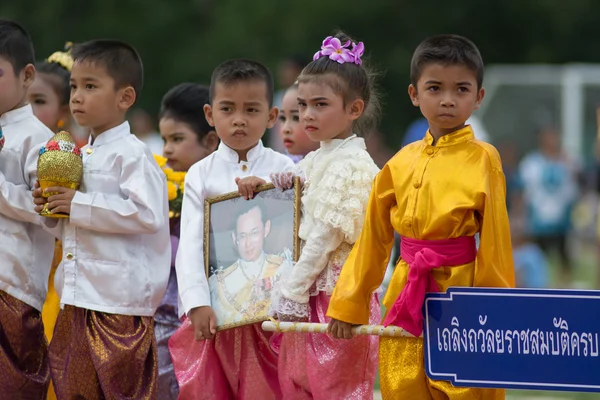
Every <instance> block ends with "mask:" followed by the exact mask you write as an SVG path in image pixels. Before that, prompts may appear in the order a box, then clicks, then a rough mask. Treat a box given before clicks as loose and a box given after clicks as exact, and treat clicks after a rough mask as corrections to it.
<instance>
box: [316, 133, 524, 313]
mask: <svg viewBox="0 0 600 400" xmlns="http://www.w3.org/2000/svg"><path fill="white" fill-rule="evenodd" d="M394 231H396V232H398V233H399V234H400V235H401V236H406V237H410V238H415V239H424V240H439V239H448V238H456V237H460V236H473V235H475V234H476V233H477V232H479V233H480V244H479V250H478V252H477V258H476V260H475V262H473V263H470V264H466V265H462V266H455V267H441V268H436V269H434V270H433V271H432V274H433V276H434V278H435V280H436V282H437V283H438V286H439V289H440V290H441V291H445V290H446V289H447V288H448V287H450V286H479V287H514V267H513V258H512V249H511V243H510V229H509V224H508V215H507V212H506V182H505V179H504V173H503V172H502V165H501V162H500V156H499V155H498V152H497V151H496V149H495V148H494V147H493V146H492V145H490V144H487V143H485V142H481V141H478V140H476V139H475V138H474V135H473V131H472V130H471V127H470V126H466V127H465V128H463V129H460V130H458V131H455V132H453V133H450V134H448V135H445V136H443V137H441V138H440V139H439V140H438V142H437V143H436V144H435V145H433V137H432V136H431V134H430V133H429V132H427V135H426V136H425V138H424V139H423V140H421V141H418V142H415V143H412V144H410V145H408V146H406V147H404V148H403V149H402V150H400V152H398V153H397V154H396V155H395V156H394V157H393V158H392V159H391V160H390V161H389V162H388V163H387V164H386V165H385V166H384V168H383V169H382V170H381V172H380V173H379V174H378V175H377V177H376V178H375V183H374V185H373V190H372V191H371V197H370V199H369V205H368V208H367V213H366V219H365V223H364V227H363V230H362V233H361V236H360V238H359V240H358V241H357V242H356V244H355V245H354V248H353V249H352V252H351V253H350V255H349V257H348V259H347V260H346V263H345V264H344V267H343V269H342V273H341V275H340V278H339V280H338V282H337V285H336V287H335V290H334V292H333V295H332V298H331V302H330V304H329V310H328V313H327V315H328V316H329V317H331V318H335V319H338V320H341V321H345V322H349V323H353V324H367V323H368V321H369V299H370V296H371V293H372V292H373V291H374V290H376V289H377V288H378V287H379V286H380V285H381V282H382V281H383V277H384V275H385V271H386V266H387V263H388V260H389V255H390V251H391V249H392V246H393V244H394ZM407 275H408V265H407V264H406V262H405V261H403V260H401V261H400V262H399V263H398V265H397V267H396V270H395V271H394V275H393V277H392V281H391V283H390V286H389V288H388V291H387V294H386V296H385V298H384V305H385V307H386V308H387V309H388V310H389V309H390V307H391V306H392V305H393V304H394V302H395V301H396V299H397V297H398V295H399V294H400V292H401V290H402V288H404V286H405V284H406V279H407Z"/></svg>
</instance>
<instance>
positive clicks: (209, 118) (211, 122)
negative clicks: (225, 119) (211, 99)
mask: <svg viewBox="0 0 600 400" xmlns="http://www.w3.org/2000/svg"><path fill="white" fill-rule="evenodd" d="M204 116H205V117H206V122H208V124H209V125H210V126H212V127H214V126H215V120H214V119H213V110H212V107H211V106H210V104H205V105H204Z"/></svg>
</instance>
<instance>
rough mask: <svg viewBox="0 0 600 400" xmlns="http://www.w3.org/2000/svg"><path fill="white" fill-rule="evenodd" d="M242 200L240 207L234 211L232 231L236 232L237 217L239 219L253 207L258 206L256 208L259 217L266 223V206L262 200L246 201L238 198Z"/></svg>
mask: <svg viewBox="0 0 600 400" xmlns="http://www.w3.org/2000/svg"><path fill="white" fill-rule="evenodd" d="M257 200H259V199H257ZM240 201H241V202H242V205H241V206H240V208H239V209H238V210H237V213H236V217H235V222H234V225H233V231H234V232H236V231H237V221H238V219H240V217H241V216H242V215H244V214H248V213H249V212H250V211H251V210H253V209H255V208H257V207H258V209H259V210H260V219H261V221H262V223H263V224H265V223H267V221H268V220H269V218H268V217H267V208H266V206H265V205H264V203H263V202H262V201H256V202H254V201H247V200H243V199H241V200H240Z"/></svg>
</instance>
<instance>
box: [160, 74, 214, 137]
mask: <svg viewBox="0 0 600 400" xmlns="http://www.w3.org/2000/svg"><path fill="white" fill-rule="evenodd" d="M208 103H209V99H208V88H207V87H206V86H204V85H199V84H197V83H182V84H179V85H177V86H175V87H173V88H171V89H170V90H169V91H168V92H167V94H165V96H164V97H163V99H162V102H161V104H160V112H159V113H158V119H162V118H172V119H174V120H176V121H179V122H183V123H185V124H187V125H188V126H189V127H190V128H191V129H192V130H193V131H194V133H195V134H196V135H197V136H198V142H199V143H201V141H202V139H203V138H204V137H205V136H206V135H208V133H209V132H211V131H214V128H213V127H211V126H210V125H209V124H208V121H206V117H205V116H204V105H205V104H208Z"/></svg>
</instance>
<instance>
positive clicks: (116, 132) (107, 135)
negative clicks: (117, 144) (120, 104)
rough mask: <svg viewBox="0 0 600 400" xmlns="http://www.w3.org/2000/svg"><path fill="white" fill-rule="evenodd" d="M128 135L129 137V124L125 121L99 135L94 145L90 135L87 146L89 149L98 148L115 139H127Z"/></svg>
mask: <svg viewBox="0 0 600 400" xmlns="http://www.w3.org/2000/svg"><path fill="white" fill-rule="evenodd" d="M128 135H131V130H130V128H129V122H127V121H125V122H123V123H122V124H121V125H117V126H115V127H114V128H111V129H109V130H107V131H104V132H102V133H101V134H99V135H98V136H97V137H96V139H95V140H94V143H93V144H92V139H93V138H92V135H90V138H89V139H88V144H87V146H89V147H99V146H102V145H104V144H107V143H110V142H112V141H115V140H117V139H121V138H123V137H127V136H128Z"/></svg>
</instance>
